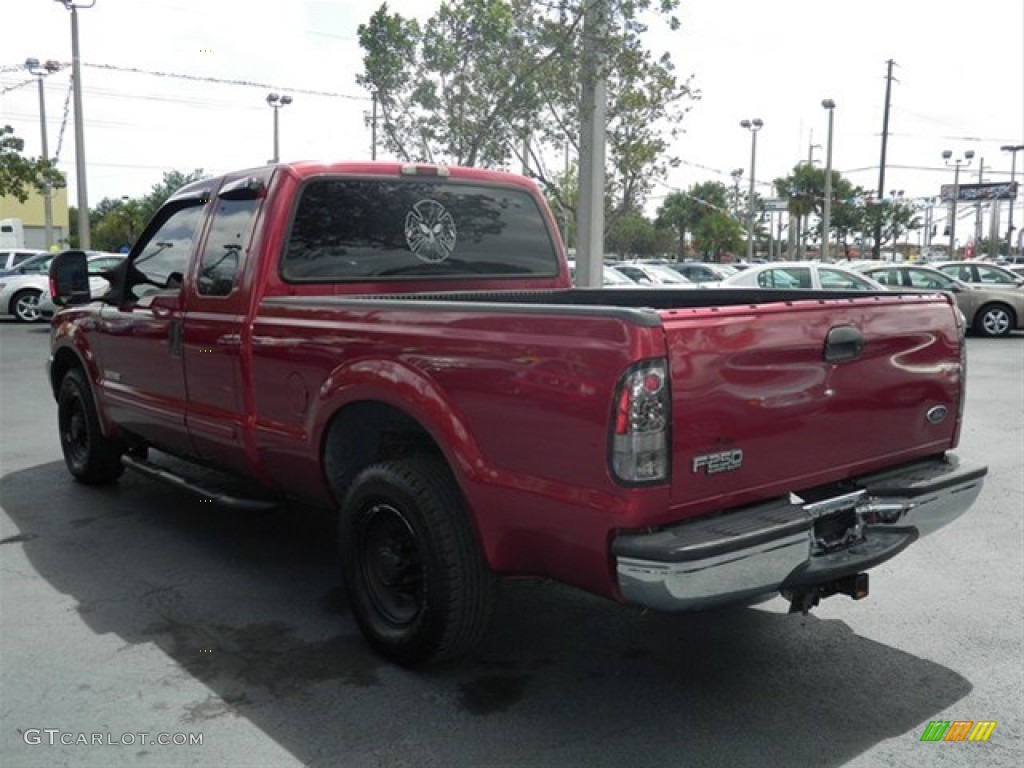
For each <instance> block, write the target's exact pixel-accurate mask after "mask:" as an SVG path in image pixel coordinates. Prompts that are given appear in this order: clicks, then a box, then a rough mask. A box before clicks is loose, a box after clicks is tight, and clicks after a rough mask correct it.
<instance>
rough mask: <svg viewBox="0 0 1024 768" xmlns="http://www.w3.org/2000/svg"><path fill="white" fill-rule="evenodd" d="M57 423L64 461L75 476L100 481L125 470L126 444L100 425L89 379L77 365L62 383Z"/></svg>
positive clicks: (104, 481)
mask: <svg viewBox="0 0 1024 768" xmlns="http://www.w3.org/2000/svg"><path fill="white" fill-rule="evenodd" d="M57 425H58V429H59V430H60V447H61V450H62V451H63V452H64V463H65V464H67V467H68V471H69V472H71V474H72V475H73V476H74V478H75V479H76V480H78V481H79V482H82V483H86V484H88V485H101V484H104V483H111V482H113V481H114V480H116V479H117V478H119V477H120V476H121V474H122V473H123V472H124V465H123V464H121V454H122V453H123V452H124V446H122V445H121V444H120V443H119V442H117V441H115V440H111V439H110V438H108V437H106V436H105V435H104V434H103V431H102V430H101V429H100V422H99V417H98V416H97V415H96V404H95V402H94V401H93V399H92V391H91V390H90V389H89V382H88V381H86V378H85V374H84V373H83V372H82V371H81V370H80V369H78V368H72V369H71V370H70V371H68V372H67V373H66V374H65V375H64V379H63V380H62V381H61V383H60V393H59V394H58V396H57Z"/></svg>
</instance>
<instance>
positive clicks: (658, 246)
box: [607, 211, 673, 259]
mask: <svg viewBox="0 0 1024 768" xmlns="http://www.w3.org/2000/svg"><path fill="white" fill-rule="evenodd" d="M607 244H608V248H609V250H611V251H612V252H614V253H617V254H618V255H619V256H620V257H621V258H623V259H632V258H636V257H643V256H656V255H658V254H662V253H667V252H669V251H670V250H671V249H672V245H673V239H672V237H671V235H670V234H669V233H668V232H667V231H666V230H664V229H658V228H657V227H655V225H654V223H653V222H652V221H650V220H649V219H648V218H647V217H645V216H643V215H642V214H640V213H637V212H636V211H631V212H629V213H627V214H625V215H623V216H619V217H618V218H617V219H616V221H615V224H614V226H613V227H612V228H611V229H610V230H609V231H608V236H607Z"/></svg>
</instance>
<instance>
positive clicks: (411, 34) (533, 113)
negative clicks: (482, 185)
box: [356, 0, 698, 227]
mask: <svg viewBox="0 0 1024 768" xmlns="http://www.w3.org/2000/svg"><path fill="white" fill-rule="evenodd" d="M585 5H586V3H585V2H584V1H583V0H466V2H459V3H454V2H446V3H443V4H442V5H441V7H440V8H439V9H438V11H437V13H436V14H435V15H434V16H433V17H431V18H430V19H429V20H428V21H427V22H426V23H425V24H423V25H421V24H419V23H418V22H417V21H416V20H414V19H406V18H404V17H402V16H401V15H400V14H397V13H395V14H392V13H390V12H389V10H388V7H387V5H386V4H385V5H382V6H381V7H380V8H379V9H378V10H377V11H376V12H375V13H374V14H373V15H372V16H371V18H370V19H369V21H368V22H367V23H366V24H364V25H361V26H360V27H359V42H360V45H361V47H362V48H363V51H364V58H363V65H364V70H363V72H362V73H361V74H359V75H358V76H357V78H356V80H357V82H358V83H359V84H360V85H362V86H364V87H365V88H367V89H368V90H370V91H371V92H372V93H373V94H374V95H375V98H376V100H377V104H378V106H379V118H380V124H381V126H382V132H381V133H382V135H383V139H382V140H383V143H384V145H385V146H386V147H387V148H388V149H389V150H390V151H391V152H393V153H394V154H395V155H397V156H398V157H399V158H401V159H403V160H425V161H436V162H442V161H443V162H450V163H454V164H459V165H471V166H484V167H504V166H508V165H511V164H513V163H515V162H516V161H517V160H518V161H519V162H520V163H521V162H523V161H524V160H525V159H527V158H528V160H529V167H530V169H531V173H533V174H534V175H536V176H538V177H539V178H540V179H541V180H542V182H543V186H544V187H545V188H546V190H547V191H548V192H549V193H550V194H557V193H558V191H559V190H561V189H562V185H559V184H557V183H554V179H555V177H556V176H557V174H552V173H549V172H548V170H547V168H546V162H545V158H546V157H556V156H557V157H561V156H562V154H563V152H564V151H565V148H566V147H567V146H570V147H574V148H576V149H577V150H578V141H577V134H578V130H579V123H580V120H579V103H578V102H579V79H580V74H579V73H580V56H581V47H582V46H581V35H582V13H583V9H584V7H585ZM677 5H678V0H658V1H657V2H655V0H633V1H632V2H629V3H621V4H615V10H614V12H613V13H612V15H611V18H610V19H609V23H608V31H607V34H606V35H605V36H604V37H603V38H602V39H601V41H600V46H601V50H602V53H603V54H604V56H605V57H606V62H607V70H606V73H605V74H606V77H607V82H608V130H607V136H608V139H607V145H608V167H607V177H608V189H609V190H610V192H611V194H610V197H611V199H612V200H613V202H612V203H610V204H609V206H608V214H609V218H610V219H614V217H615V216H619V215H624V214H625V213H628V212H631V211H638V210H641V209H642V204H643V201H644V199H645V197H646V195H647V194H648V193H649V190H650V185H651V184H652V183H653V181H654V179H655V178H656V177H657V176H658V175H659V174H660V173H663V172H664V170H665V168H667V167H668V166H669V165H671V164H672V163H673V162H675V160H674V158H671V157H669V156H668V155H667V149H668V146H669V140H670V138H671V137H672V136H673V135H674V134H675V132H676V131H678V130H679V129H680V121H681V119H682V115H683V113H684V112H685V109H684V108H683V106H682V104H683V102H685V101H686V100H687V99H688V98H697V97H698V94H697V93H696V92H694V91H693V90H692V89H691V88H690V85H689V83H688V82H682V83H681V82H680V81H679V80H678V79H677V77H676V75H675V73H674V70H673V65H672V61H671V58H670V57H669V56H668V55H665V56H662V57H660V58H655V57H654V56H653V55H651V54H650V53H649V52H648V51H645V50H644V49H643V47H642V46H641V45H640V37H641V35H642V33H643V31H644V29H645V27H644V25H643V23H642V20H643V19H650V18H653V17H655V16H656V15H658V14H660V15H661V16H662V17H663V18H667V19H668V22H669V24H670V25H672V26H675V25H676V24H677V22H676V21H675V19H674V17H673V16H672V13H673V11H674V10H675V8H676V6H677ZM496 62H500V65H497V64H496ZM558 202H560V203H561V205H562V206H563V207H564V208H566V209H568V208H569V207H570V206H569V204H568V201H566V200H561V199H559V201H558ZM556 207H557V206H556ZM613 223H614V222H613V221H611V220H610V221H609V222H608V225H609V227H610V226H611V225H612V224H613Z"/></svg>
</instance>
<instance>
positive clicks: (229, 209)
mask: <svg viewBox="0 0 1024 768" xmlns="http://www.w3.org/2000/svg"><path fill="white" fill-rule="evenodd" d="M259 204H260V201H259V200H258V199H256V200H223V199H218V200H217V211H216V213H215V214H214V216H213V223H212V224H211V225H210V234H209V235H207V237H206V246H205V247H204V248H203V254H202V258H201V260H200V262H199V281H198V285H197V288H198V291H199V293H201V294H202V295H204V296H227V295H228V294H229V293H231V290H232V288H234V285H235V275H236V274H237V273H238V265H239V263H240V262H241V258H242V254H243V253H244V249H245V248H246V247H247V246H248V242H249V232H250V230H251V228H252V222H253V219H254V218H255V217H256V211H257V210H258V208H259Z"/></svg>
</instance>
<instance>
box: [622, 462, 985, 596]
mask: <svg viewBox="0 0 1024 768" xmlns="http://www.w3.org/2000/svg"><path fill="white" fill-rule="evenodd" d="M987 472H988V468H987V467H983V466H978V465H971V466H967V465H964V464H960V463H959V461H958V460H957V459H956V457H955V456H946V457H944V458H941V459H931V460H928V461H921V462H915V463H913V464H909V465H905V466H902V467H899V468H897V469H894V470H887V471H885V472H880V473H876V474H872V475H866V476H863V477H859V478H856V479H855V480H852V481H850V482H848V483H846V484H845V485H846V486H847V487H844V489H843V491H842V492H841V493H838V494H836V495H830V496H828V497H826V498H823V499H815V500H812V501H807V500H806V499H801V498H798V497H796V496H791V497H790V498H789V499H778V500H775V501H770V502H765V503H763V504H758V505H755V506H752V507H745V508H742V509H737V510H733V511H730V512H725V513H722V514H719V515H715V516H714V517H710V518H702V519H700V520H695V521H692V522H686V523H679V524H677V525H673V526H670V527H668V528H665V529H662V530H660V531H656V532H654V533H622V534H619V535H618V536H616V537H615V539H614V540H613V542H612V555H613V557H614V558H615V562H616V569H617V574H618V580H619V587H620V589H621V591H622V595H623V597H624V598H625V600H626V601H627V602H630V603H636V604H638V605H644V606H647V607H650V608H654V609H657V610H663V611H688V610H698V609H702V608H709V607H713V606H716V605H725V604H729V603H739V602H744V601H747V600H750V599H752V598H755V597H758V596H760V595H764V594H767V593H771V592H776V591H780V590H786V589H790V588H799V587H803V586H811V585H814V584H821V583H824V582H826V581H830V580H834V579H838V578H842V577H845V576H850V575H853V574H856V573H858V572H861V571H865V570H867V569H869V568H872V567H874V566H876V565H878V564H879V563H882V562H885V561H886V560H888V559H889V558H891V557H894V556H895V555H897V554H899V553H900V552H902V551H903V550H904V549H905V548H906V547H908V546H909V545H910V544H911V543H913V542H914V541H915V540H917V539H918V538H919V537H920V536H926V535H928V534H930V533H932V532H934V531H936V530H938V529H939V528H941V527H943V526H944V525H947V524H948V523H950V522H952V521H953V520H955V519H956V518H957V517H959V516H960V515H962V514H963V513H964V512H966V511H967V510H968V509H969V508H970V506H971V505H972V504H973V503H974V501H975V499H977V497H978V495H979V494H980V493H981V489H982V486H983V485H984V477H985V474H986V473H987Z"/></svg>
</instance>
